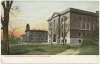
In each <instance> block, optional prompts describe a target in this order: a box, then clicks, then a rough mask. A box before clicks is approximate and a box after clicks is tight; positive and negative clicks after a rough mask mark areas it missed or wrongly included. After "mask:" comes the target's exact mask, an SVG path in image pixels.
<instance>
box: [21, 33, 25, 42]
mask: <svg viewBox="0 0 100 64" xmlns="http://www.w3.org/2000/svg"><path fill="white" fill-rule="evenodd" d="M20 41H21V42H25V41H26V38H25V34H23V35H21V36H20Z"/></svg>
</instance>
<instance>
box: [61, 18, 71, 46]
mask: <svg viewBox="0 0 100 64" xmlns="http://www.w3.org/2000/svg"><path fill="white" fill-rule="evenodd" d="M66 20H67V18H66V17H65V16H64V24H63V27H64V28H63V36H62V38H63V46H64V44H65V42H66V40H65V37H66V35H67V33H68V32H69V30H70V24H67V23H65V21H66Z"/></svg>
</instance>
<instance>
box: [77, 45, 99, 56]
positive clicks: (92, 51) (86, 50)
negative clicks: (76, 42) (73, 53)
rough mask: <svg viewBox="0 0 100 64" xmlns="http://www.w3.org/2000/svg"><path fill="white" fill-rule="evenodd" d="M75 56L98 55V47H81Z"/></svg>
mask: <svg viewBox="0 0 100 64" xmlns="http://www.w3.org/2000/svg"><path fill="white" fill-rule="evenodd" d="M78 50H79V53H78V54H77V55H99V45H81V46H80V47H79V48H78Z"/></svg>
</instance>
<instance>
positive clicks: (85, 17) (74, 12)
mask: <svg viewBox="0 0 100 64" xmlns="http://www.w3.org/2000/svg"><path fill="white" fill-rule="evenodd" d="M48 24H49V26H48V27H49V31H48V41H49V42H51V40H52V42H59V43H62V40H63V36H64V33H66V32H68V33H67V34H66V35H65V40H66V41H65V42H66V43H75V44H81V42H82V40H83V39H84V38H90V32H91V31H93V30H94V29H95V27H96V26H99V11H96V13H94V12H90V11H84V10H79V9H75V8H68V9H66V10H64V11H62V12H60V13H58V12H55V13H54V14H53V15H52V17H50V18H49V19H48Z"/></svg>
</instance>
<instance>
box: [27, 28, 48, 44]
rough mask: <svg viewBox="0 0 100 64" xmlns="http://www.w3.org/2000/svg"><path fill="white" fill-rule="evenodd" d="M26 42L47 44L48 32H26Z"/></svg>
mask: <svg viewBox="0 0 100 64" xmlns="http://www.w3.org/2000/svg"><path fill="white" fill-rule="evenodd" d="M26 40H27V42H33V43H36V42H39V43H42V42H48V31H45V30H29V31H27V32H26Z"/></svg>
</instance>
